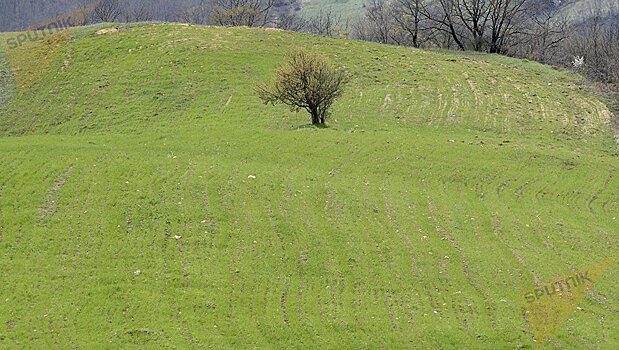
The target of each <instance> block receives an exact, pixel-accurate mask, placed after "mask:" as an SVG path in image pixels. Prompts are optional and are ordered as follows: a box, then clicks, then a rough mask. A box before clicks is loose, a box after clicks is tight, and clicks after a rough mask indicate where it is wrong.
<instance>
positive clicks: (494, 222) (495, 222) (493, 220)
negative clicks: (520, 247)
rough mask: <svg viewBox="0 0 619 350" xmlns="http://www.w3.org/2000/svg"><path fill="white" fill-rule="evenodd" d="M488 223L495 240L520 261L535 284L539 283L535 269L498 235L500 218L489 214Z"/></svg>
mask: <svg viewBox="0 0 619 350" xmlns="http://www.w3.org/2000/svg"><path fill="white" fill-rule="evenodd" d="M490 223H491V225H492V233H493V234H494V236H495V237H496V238H497V240H498V241H499V242H500V243H501V244H502V245H503V246H505V248H507V249H508V250H509V251H510V252H511V253H512V254H513V255H514V257H515V258H516V260H518V262H519V263H520V265H522V267H524V269H525V270H527V271H529V272H530V273H531V275H532V276H533V280H534V281H535V284H539V283H540V279H539V277H537V275H536V274H535V271H534V270H533V269H531V268H530V267H529V266H528V265H527V263H526V262H525V261H524V259H522V257H520V255H519V254H518V252H517V251H516V250H515V249H514V248H512V247H511V246H509V245H508V244H507V243H505V241H504V240H503V239H502V238H501V236H500V235H499V232H500V224H501V219H500V218H499V217H498V216H497V214H491V215H490Z"/></svg>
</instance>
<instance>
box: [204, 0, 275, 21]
mask: <svg viewBox="0 0 619 350" xmlns="http://www.w3.org/2000/svg"><path fill="white" fill-rule="evenodd" d="M274 5H275V0H214V1H213V9H212V11H211V17H210V19H211V23H213V24H217V25H222V26H249V27H262V26H265V25H267V24H270V23H271V22H272V21H273V16H272V15H271V10H272V9H273V6H274Z"/></svg>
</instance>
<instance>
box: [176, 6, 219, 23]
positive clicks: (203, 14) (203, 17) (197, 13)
mask: <svg viewBox="0 0 619 350" xmlns="http://www.w3.org/2000/svg"><path fill="white" fill-rule="evenodd" d="M210 16H211V6H210V5H203V4H201V5H198V6H191V7H188V8H184V9H182V10H179V11H178V12H176V17H177V18H178V20H179V21H181V22H183V23H195V24H209V18H210Z"/></svg>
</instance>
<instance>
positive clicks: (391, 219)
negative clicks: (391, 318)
mask: <svg viewBox="0 0 619 350" xmlns="http://www.w3.org/2000/svg"><path fill="white" fill-rule="evenodd" d="M381 192H382V197H383V201H384V205H385V213H386V215H387V220H388V223H389V228H390V231H392V232H395V233H396V235H397V236H398V238H399V240H400V241H401V242H403V243H404V246H405V247H406V251H407V252H408V255H409V256H410V259H411V267H410V269H411V274H412V277H413V278H414V279H416V276H417V274H416V272H415V260H416V259H415V245H414V244H413V242H412V241H411V239H410V237H409V236H408V235H407V234H406V233H400V229H399V227H402V226H401V225H400V224H398V220H397V219H396V218H395V214H394V213H393V212H392V207H391V205H390V203H391V202H392V199H391V197H389V198H387V194H386V183H385V182H384V181H383V187H382V191H381ZM381 226H382V225H381ZM383 229H384V228H383ZM398 279H399V277H398ZM410 286H411V287H412V291H413V292H414V293H415V295H417V296H419V292H418V290H417V289H416V287H415V285H414V284H412V283H411V284H410ZM428 293H429V292H428ZM408 323H409V324H410V323H411V319H410V318H409V319H408ZM409 328H410V331H411V332H412V334H413V336H414V337H415V338H416V339H417V341H418V343H419V339H420V337H419V335H418V334H417V333H416V332H415V330H414V329H413V328H412V325H411V326H410V327H409ZM398 330H399V332H400V333H402V334H403V335H404V336H405V338H406V339H407V340H408V341H409V342H410V343H411V344H412V343H414V342H413V341H412V339H410V338H409V337H408V336H407V335H406V333H405V332H404V329H403V328H402V327H398Z"/></svg>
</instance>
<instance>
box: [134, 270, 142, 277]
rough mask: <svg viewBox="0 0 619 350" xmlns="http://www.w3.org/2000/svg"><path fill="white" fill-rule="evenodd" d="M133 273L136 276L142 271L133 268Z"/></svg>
mask: <svg viewBox="0 0 619 350" xmlns="http://www.w3.org/2000/svg"><path fill="white" fill-rule="evenodd" d="M133 274H134V275H136V276H139V275H141V274H142V271H140V270H135V272H134V273H133Z"/></svg>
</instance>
